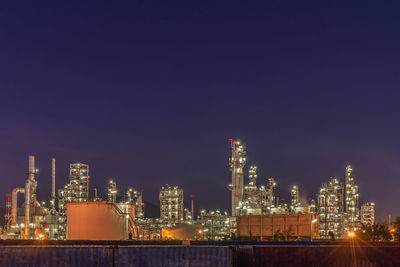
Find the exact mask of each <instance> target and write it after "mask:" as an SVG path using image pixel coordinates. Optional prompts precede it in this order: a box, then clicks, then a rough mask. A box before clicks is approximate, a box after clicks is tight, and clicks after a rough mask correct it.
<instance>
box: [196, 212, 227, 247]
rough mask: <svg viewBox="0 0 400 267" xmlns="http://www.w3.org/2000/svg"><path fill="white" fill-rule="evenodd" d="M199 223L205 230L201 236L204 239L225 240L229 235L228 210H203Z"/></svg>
mask: <svg viewBox="0 0 400 267" xmlns="http://www.w3.org/2000/svg"><path fill="white" fill-rule="evenodd" d="M198 224H199V226H200V227H201V229H202V231H203V232H202V236H201V238H202V239H204V240H224V239H225V238H227V237H228V236H229V217H228V212H224V213H222V212H221V211H219V210H216V211H209V212H207V211H206V210H202V211H201V212H200V216H199V220H198Z"/></svg>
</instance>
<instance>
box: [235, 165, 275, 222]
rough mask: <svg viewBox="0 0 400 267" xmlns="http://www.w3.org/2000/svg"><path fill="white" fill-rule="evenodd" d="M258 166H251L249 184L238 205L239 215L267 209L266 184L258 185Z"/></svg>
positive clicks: (256, 213)
mask: <svg viewBox="0 0 400 267" xmlns="http://www.w3.org/2000/svg"><path fill="white" fill-rule="evenodd" d="M256 181H257V167H256V166H250V170H249V184H248V185H246V186H245V187H244V191H243V198H242V200H241V201H239V203H238V206H237V207H236V212H237V215H248V214H254V215H259V214H262V213H263V212H265V211H266V205H267V191H266V189H265V186H257V184H256Z"/></svg>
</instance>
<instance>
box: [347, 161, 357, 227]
mask: <svg viewBox="0 0 400 267" xmlns="http://www.w3.org/2000/svg"><path fill="white" fill-rule="evenodd" d="M352 172H353V169H352V167H351V166H350V165H347V166H346V173H345V186H346V190H345V199H346V201H345V231H346V232H347V231H356V230H358V228H359V225H360V206H359V193H358V186H357V185H355V183H354V178H353V177H352V176H351V174H352Z"/></svg>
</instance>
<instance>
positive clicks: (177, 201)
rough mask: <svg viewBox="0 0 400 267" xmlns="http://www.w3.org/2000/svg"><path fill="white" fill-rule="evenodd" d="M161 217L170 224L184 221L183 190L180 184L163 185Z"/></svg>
mask: <svg viewBox="0 0 400 267" xmlns="http://www.w3.org/2000/svg"><path fill="white" fill-rule="evenodd" d="M159 200H160V218H161V220H163V221H164V222H166V223H168V224H176V223H181V222H183V219H184V217H183V190H182V189H181V188H179V187H178V186H174V187H172V186H168V185H166V186H165V187H164V186H163V187H162V188H161V191H160V194H159Z"/></svg>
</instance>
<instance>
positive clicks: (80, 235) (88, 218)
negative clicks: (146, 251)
mask: <svg viewBox="0 0 400 267" xmlns="http://www.w3.org/2000/svg"><path fill="white" fill-rule="evenodd" d="M66 208H67V239H68V240H125V239H128V238H129V233H128V223H129V220H130V219H131V218H132V217H130V216H127V215H126V214H124V213H121V212H120V210H119V209H118V208H117V207H116V205H115V204H114V203H105V202H76V203H67V204H66Z"/></svg>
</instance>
